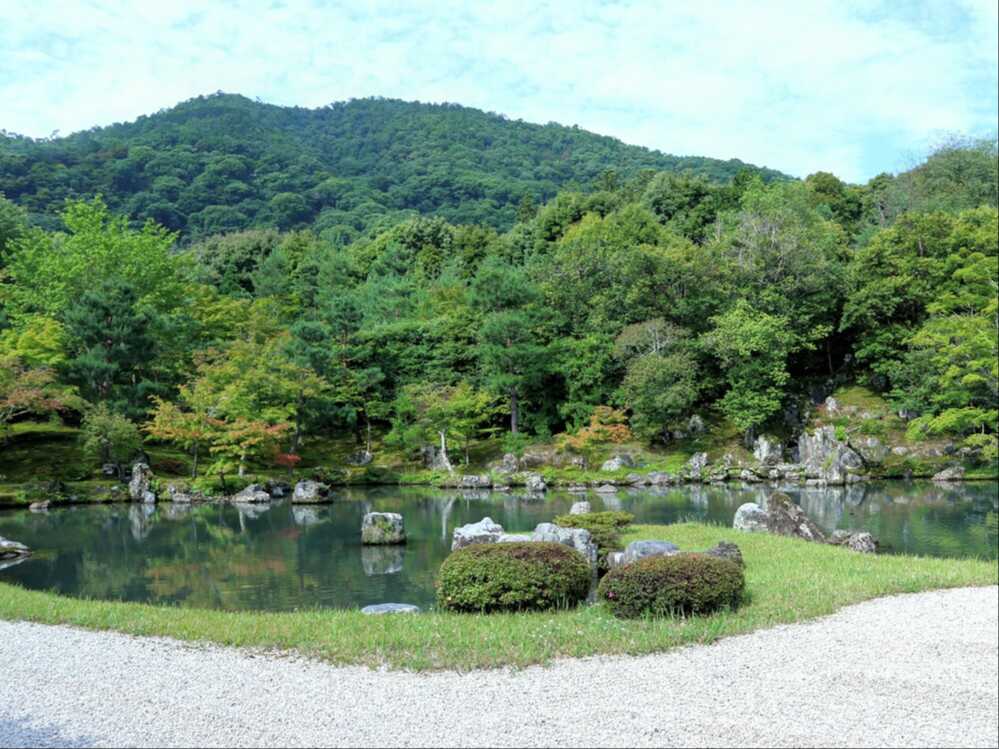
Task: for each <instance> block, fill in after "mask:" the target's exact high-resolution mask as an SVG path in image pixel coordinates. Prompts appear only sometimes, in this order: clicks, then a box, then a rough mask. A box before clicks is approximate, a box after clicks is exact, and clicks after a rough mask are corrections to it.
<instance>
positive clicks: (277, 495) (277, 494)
mask: <svg viewBox="0 0 999 749" xmlns="http://www.w3.org/2000/svg"><path fill="white" fill-rule="evenodd" d="M264 491H265V492H267V493H268V494H270V495H271V497H272V498H274V499H284V498H285V497H290V496H291V493H292V491H293V489H292V486H291V484H289V483H288V482H287V481H281V480H280V479H271V480H270V481H268V482H267V483H266V484H264Z"/></svg>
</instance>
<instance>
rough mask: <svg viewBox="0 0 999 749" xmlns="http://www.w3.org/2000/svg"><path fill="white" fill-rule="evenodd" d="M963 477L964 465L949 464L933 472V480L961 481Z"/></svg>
mask: <svg viewBox="0 0 999 749" xmlns="http://www.w3.org/2000/svg"><path fill="white" fill-rule="evenodd" d="M963 478H964V466H949V467H947V468H944V469H943V470H942V471H940V472H939V473H935V474H933V480H934V481H961V480H962V479H963Z"/></svg>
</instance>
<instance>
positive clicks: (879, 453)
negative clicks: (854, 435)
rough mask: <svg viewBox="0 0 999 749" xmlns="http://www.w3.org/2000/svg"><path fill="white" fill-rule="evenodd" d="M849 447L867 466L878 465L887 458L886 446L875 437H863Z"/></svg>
mask: <svg viewBox="0 0 999 749" xmlns="http://www.w3.org/2000/svg"><path fill="white" fill-rule="evenodd" d="M850 446H851V447H852V448H853V449H854V450H855V451H856V452H857V453H858V454H859V455H860V457H861V458H863V459H864V462H865V463H867V464H868V465H880V464H881V463H884V461H885V458H887V457H888V453H889V450H888V446H887V445H886V444H885V443H883V442H882V441H881V440H879V439H878V438H877V437H864V438H863V439H860V440H857V442H856V443H851V444H850Z"/></svg>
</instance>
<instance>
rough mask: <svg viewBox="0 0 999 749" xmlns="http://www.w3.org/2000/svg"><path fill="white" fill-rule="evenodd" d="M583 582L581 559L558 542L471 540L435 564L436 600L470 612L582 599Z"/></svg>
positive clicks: (585, 571)
mask: <svg viewBox="0 0 999 749" xmlns="http://www.w3.org/2000/svg"><path fill="white" fill-rule="evenodd" d="M589 588H590V566H589V564H588V563H587V561H586V559H584V558H583V555H582V554H580V553H579V552H578V551H576V550H575V549H570V548H569V547H567V546H563V545H562V544H557V543H546V542H524V543H503V544H473V545H471V546H466V547H465V548H463V549H458V550H457V551H455V552H453V553H452V554H451V555H450V556H449V557H448V558H447V559H445V560H444V564H443V565H441V569H440V573H439V575H438V578H437V605H438V606H439V607H440V608H441V609H444V610H448V611H472V612H490V611H528V610H547V609H554V608H568V607H570V606H575V605H576V604H578V603H579V602H580V601H582V600H584V599H585V598H586V594H587V593H588V592H589Z"/></svg>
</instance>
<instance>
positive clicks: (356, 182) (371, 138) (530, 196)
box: [0, 94, 784, 244]
mask: <svg viewBox="0 0 999 749" xmlns="http://www.w3.org/2000/svg"><path fill="white" fill-rule="evenodd" d="M745 168H747V165H746V164H743V163H742V162H740V161H736V160H732V161H718V160H716V159H706V158H700V157H677V156H668V155H665V154H662V153H659V152H657V151H650V150H648V149H645V148H639V147H637V146H627V145H625V144H623V143H621V142H620V141H618V140H615V139H614V138H608V137H605V136H600V135H595V134H593V133H589V132H586V131H585V130H580V129H579V128H576V127H564V126H562V125H557V124H555V123H550V124H548V125H544V126H542V125H533V124H528V123H526V122H521V121H511V120H508V119H506V118H504V117H501V116H499V115H495V114H487V113H485V112H481V111H479V110H476V109H469V108H466V107H461V106H458V105H454V104H443V105H434V104H419V103H409V102H402V101H396V100H388V99H363V100H353V101H349V102H342V103H337V104H333V105H330V106H328V107H323V108H320V109H303V108H299V107H278V106H273V105H268V104H263V103H260V102H254V101H251V100H249V99H246V98H244V97H242V96H235V95H228V94H216V95H213V96H208V97H200V98H197V99H192V100H191V101H187V102H184V103H182V104H180V105H178V106H176V107H174V108H172V109H169V110H166V111H163V112H159V113H157V114H154V115H151V116H148V117H140V118H139V119H138V120H137V121H136V122H134V123H129V124H121V125H115V126H113V127H106V128H94V129H92V130H89V131H86V132H82V133H77V134H75V135H72V136H70V137H68V138H58V139H52V140H32V139H30V138H19V137H16V136H12V135H10V134H6V135H0V193H4V194H5V195H6V196H7V197H8V199H10V200H13V201H15V202H17V203H18V204H19V205H21V206H23V207H24V208H25V209H26V210H27V211H28V212H29V215H30V217H31V220H32V221H33V222H34V223H36V224H38V225H41V226H45V227H47V228H55V227H57V226H58V214H59V211H61V210H62V208H63V206H64V205H65V202H66V200H67V199H73V198H88V197H92V196H93V195H96V194H100V195H103V196H104V199H105V200H106V201H107V204H108V206H109V207H110V208H111V210H112V211H114V212H116V213H121V214H124V215H127V216H129V217H130V218H131V219H133V220H134V221H138V222H140V223H141V222H143V221H145V220H147V219H152V220H153V221H156V222H157V223H159V224H161V225H162V226H165V227H166V228H167V229H170V230H172V231H179V232H181V241H188V240H191V239H199V238H204V237H207V236H210V235H213V234H219V233H223V232H231V231H238V230H242V229H251V228H273V229H278V230H282V231H287V230H293V229H301V228H306V227H311V228H312V229H313V230H314V231H315V232H316V233H317V234H318V235H319V236H320V237H322V238H323V239H325V240H327V241H329V242H332V243H334V244H345V243H349V242H350V241H352V240H353V239H356V238H357V237H358V236H360V235H361V234H362V233H364V232H365V231H367V230H371V229H377V228H387V227H388V226H391V225H393V224H396V223H398V222H399V221H401V220H405V219H407V218H414V217H415V216H416V215H419V214H425V215H429V214H437V215H440V216H441V217H443V218H445V219H447V220H448V221H449V222H451V223H453V224H481V225H484V226H490V227H492V228H494V229H497V230H506V229H509V228H510V227H511V226H512V225H513V224H514V223H515V221H516V220H517V217H518V208H519V207H520V206H521V204H522V203H525V202H526V204H527V205H536V204H540V203H543V202H546V201H548V200H550V199H551V198H553V197H554V196H555V194H556V193H557V192H558V190H560V189H575V190H584V191H588V190H591V189H593V188H594V187H595V186H596V185H597V184H599V182H600V180H601V179H602V178H603V175H604V172H605V171H607V170H608V169H612V170H614V171H615V172H617V173H618V174H620V175H624V176H631V175H634V174H637V173H638V172H640V171H642V170H655V171H662V170H668V171H678V172H679V171H689V172H691V173H694V174H698V175H702V176H704V177H707V178H709V179H711V180H714V181H726V180H730V179H732V178H733V177H734V176H735V175H736V174H737V173H738V172H739V171H740V170H742V169H745ZM752 170H753V171H754V173H758V174H760V175H761V176H762V177H763V178H764V179H766V180H771V179H775V178H777V179H781V178H784V175H781V174H780V173H779V172H775V171H773V170H769V169H757V168H755V167H753V168H752Z"/></svg>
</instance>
